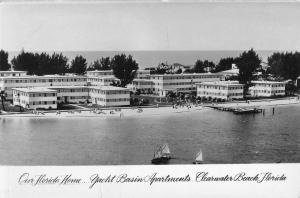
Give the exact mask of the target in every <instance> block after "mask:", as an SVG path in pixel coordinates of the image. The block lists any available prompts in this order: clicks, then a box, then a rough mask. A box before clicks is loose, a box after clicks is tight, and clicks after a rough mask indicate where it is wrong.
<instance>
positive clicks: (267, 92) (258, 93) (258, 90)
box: [249, 81, 286, 97]
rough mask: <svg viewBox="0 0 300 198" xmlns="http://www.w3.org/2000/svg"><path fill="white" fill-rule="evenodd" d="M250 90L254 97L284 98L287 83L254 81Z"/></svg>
mask: <svg viewBox="0 0 300 198" xmlns="http://www.w3.org/2000/svg"><path fill="white" fill-rule="evenodd" d="M251 83H252V84H253V86H251V87H250V88H249V92H250V95H251V96H252V97H271V96H284V95H285V85H286V82H277V81H252V82H251Z"/></svg>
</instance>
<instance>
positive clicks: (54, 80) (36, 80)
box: [4, 78, 86, 83]
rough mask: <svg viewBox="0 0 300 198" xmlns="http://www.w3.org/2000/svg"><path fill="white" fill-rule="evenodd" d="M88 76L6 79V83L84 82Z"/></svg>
mask: <svg viewBox="0 0 300 198" xmlns="http://www.w3.org/2000/svg"><path fill="white" fill-rule="evenodd" d="M83 81H86V78H67V79H24V80H4V82H5V83H46V82H49V83H52V82H83Z"/></svg>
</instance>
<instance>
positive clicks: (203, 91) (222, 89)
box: [196, 81, 244, 100]
mask: <svg viewBox="0 0 300 198" xmlns="http://www.w3.org/2000/svg"><path fill="white" fill-rule="evenodd" d="M196 86H197V97H202V98H203V97H204V98H206V99H208V98H211V99H222V100H232V99H242V98H243V87H244V85H242V84H239V83H238V82H237V81H215V82H202V83H197V84H196Z"/></svg>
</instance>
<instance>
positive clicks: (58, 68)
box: [49, 53, 68, 74]
mask: <svg viewBox="0 0 300 198" xmlns="http://www.w3.org/2000/svg"><path fill="white" fill-rule="evenodd" d="M50 66H51V70H50V72H49V74H64V73H66V72H67V70H68V58H67V57H66V56H63V54H62V53H60V54H57V53H53V54H52V55H51V57H50Z"/></svg>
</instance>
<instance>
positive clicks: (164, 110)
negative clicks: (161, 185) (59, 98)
mask: <svg viewBox="0 0 300 198" xmlns="http://www.w3.org/2000/svg"><path fill="white" fill-rule="evenodd" d="M140 109H142V111H139V110H138V109H137V108H124V109H121V111H112V110H102V111H101V113H100V111H98V112H97V111H96V112H94V111H90V110H81V111H73V113H71V112H60V114H57V113H56V112H43V113H42V114H41V113H40V114H33V113H26V114H2V115H0V117H36V118H49V117H51V118H76V117H78V118H80V117H85V118H86V117H91V118H92V117H96V118H101V117H102V118H106V117H119V118H123V117H128V116H149V115H151V116H152V115H157V116H160V115H167V114H172V113H188V112H191V111H199V110H205V109H209V108H207V107H203V106H200V105H199V106H192V107H191V108H187V107H181V108H179V107H178V108H177V109H175V108H173V107H159V108H140ZM41 112H42V111H41Z"/></svg>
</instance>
